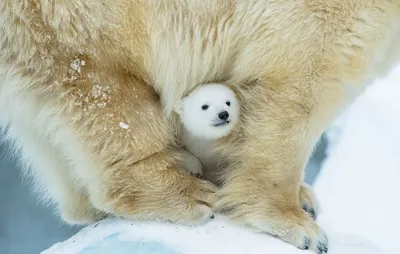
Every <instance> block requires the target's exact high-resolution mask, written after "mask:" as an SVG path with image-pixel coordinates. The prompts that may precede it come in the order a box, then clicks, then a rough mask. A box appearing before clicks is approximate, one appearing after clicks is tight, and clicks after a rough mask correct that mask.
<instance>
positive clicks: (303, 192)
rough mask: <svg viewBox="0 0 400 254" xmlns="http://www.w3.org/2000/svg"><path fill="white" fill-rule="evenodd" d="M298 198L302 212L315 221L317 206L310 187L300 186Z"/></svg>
mask: <svg viewBox="0 0 400 254" xmlns="http://www.w3.org/2000/svg"><path fill="white" fill-rule="evenodd" d="M299 198H300V204H301V207H302V208H303V210H304V211H306V212H307V213H309V214H310V216H311V218H313V219H314V220H316V219H317V216H318V213H319V204H318V200H317V198H316V197H315V194H314V191H313V189H312V188H311V186H309V185H308V184H306V183H303V184H302V185H301V186H300V192H299Z"/></svg>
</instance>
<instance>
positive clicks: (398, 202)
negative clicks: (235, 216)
mask: <svg viewBox="0 0 400 254" xmlns="http://www.w3.org/2000/svg"><path fill="white" fill-rule="evenodd" d="M399 82H400V66H399V67H398V68H396V69H395V70H394V71H393V73H391V74H390V75H389V77H388V78H386V79H384V80H380V81H379V82H377V84H376V85H374V86H372V87H371V88H370V89H368V90H367V92H366V93H365V94H364V95H363V96H361V97H360V98H359V99H358V100H357V101H356V102H355V103H354V105H352V106H351V107H350V109H349V110H348V111H347V112H346V113H345V114H343V115H342V117H341V118H339V119H338V121H337V122H336V124H335V125H334V127H333V128H332V129H331V130H330V131H329V132H328V134H327V138H328V142H329V144H328V151H327V152H328V157H327V159H326V161H325V162H324V164H323V167H322V172H321V174H320V175H319V177H318V179H317V181H316V183H315V187H314V189H315V191H316V194H317V197H318V198H319V200H320V202H321V207H322V213H321V214H320V216H319V219H318V223H319V224H320V225H321V226H322V227H323V228H324V229H325V230H326V232H327V234H328V235H329V238H330V251H329V253H330V254H381V253H382V254H398V253H400V247H399V246H398V243H397V240H398V239H399V235H400V234H399V232H398V231H397V230H398V229H399V228H400V219H399V215H400V199H399V195H400V194H399V193H400V184H399V182H400V154H399V152H400V132H399V130H400V84H398V83H399ZM120 125H121V123H120ZM121 127H122V126H121ZM223 252H225V253H229V254H243V253H249V254H258V253H260V254H261V253H263V254H265V253H271V254H296V253H304V254H305V253H311V252H307V251H301V250H298V249H296V248H294V247H292V246H291V245H289V244H286V243H283V242H282V241H280V240H278V239H275V238H273V237H270V236H268V235H265V234H257V233H252V232H250V231H249V230H246V229H243V228H240V227H236V226H234V225H232V224H231V223H229V222H228V221H227V220H225V218H223V217H221V216H217V217H216V218H215V219H214V220H212V221H209V222H207V223H205V224H203V225H201V226H196V227H195V226H193V227H185V226H179V225H174V224H168V223H156V222H152V223H137V222H135V223H133V222H130V221H124V220H106V221H103V222H100V223H99V224H96V225H93V226H89V227H87V228H85V229H84V230H83V231H81V232H80V233H78V234H77V235H75V236H73V237H72V238H70V239H68V240H66V241H65V242H62V243H58V244H56V245H54V246H53V247H51V248H50V249H48V250H46V251H44V252H42V253H43V254H56V253H57V254H64V253H68V254H75V253H79V254H87V253H97V254H101V253H115V254H122V253H141V254H149V253H159V254H178V253H180V254H186V253H189V254H204V253H207V254H214V253H215V254H217V253H218V254H220V253H223Z"/></svg>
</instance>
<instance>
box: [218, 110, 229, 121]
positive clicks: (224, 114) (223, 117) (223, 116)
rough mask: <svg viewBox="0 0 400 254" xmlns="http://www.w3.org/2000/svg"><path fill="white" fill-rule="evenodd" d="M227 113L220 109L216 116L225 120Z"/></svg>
mask: <svg viewBox="0 0 400 254" xmlns="http://www.w3.org/2000/svg"><path fill="white" fill-rule="evenodd" d="M228 117H229V113H228V112H227V111H222V112H221V113H219V114H218V118H219V119H221V120H224V121H226V119H228Z"/></svg>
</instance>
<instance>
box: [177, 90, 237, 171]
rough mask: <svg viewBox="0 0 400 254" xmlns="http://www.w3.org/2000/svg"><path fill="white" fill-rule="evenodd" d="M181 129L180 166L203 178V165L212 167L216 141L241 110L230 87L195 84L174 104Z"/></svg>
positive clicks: (231, 126) (231, 124)
mask: <svg viewBox="0 0 400 254" xmlns="http://www.w3.org/2000/svg"><path fill="white" fill-rule="evenodd" d="M175 111H176V112H177V113H178V114H179V116H180V118H181V121H182V124H183V131H182V137H181V141H182V144H183V145H184V147H185V148H186V149H187V150H184V149H182V154H183V159H182V162H181V166H182V167H183V168H185V169H186V170H187V171H188V172H189V173H190V174H192V175H194V176H197V177H200V178H201V177H203V169H202V168H203V167H204V168H206V169H208V170H215V169H216V167H217V164H218V156H217V155H216V153H215V151H214V150H213V147H214V145H215V142H216V141H217V140H218V139H220V138H222V137H224V136H227V135H228V134H229V133H230V132H231V131H232V129H233V128H234V127H235V125H236V123H237V121H238V119H239V113H240V105H239V101H238V99H237V97H236V94H235V93H234V91H233V90H232V89H230V88H229V87H227V86H225V85H222V84H217V83H211V84H206V85H202V86H200V87H198V88H197V89H195V90H194V91H192V92H191V93H190V94H189V95H188V96H187V97H185V98H183V99H182V100H180V101H179V103H178V104H177V105H176V107H175Z"/></svg>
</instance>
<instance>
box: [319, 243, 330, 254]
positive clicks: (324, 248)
mask: <svg viewBox="0 0 400 254" xmlns="http://www.w3.org/2000/svg"><path fill="white" fill-rule="evenodd" d="M317 249H318V254H321V253H328V246H326V244H325V243H322V242H318V245H317Z"/></svg>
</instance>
